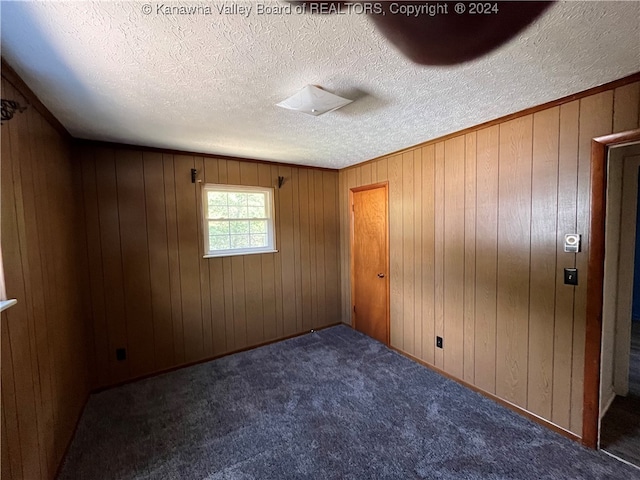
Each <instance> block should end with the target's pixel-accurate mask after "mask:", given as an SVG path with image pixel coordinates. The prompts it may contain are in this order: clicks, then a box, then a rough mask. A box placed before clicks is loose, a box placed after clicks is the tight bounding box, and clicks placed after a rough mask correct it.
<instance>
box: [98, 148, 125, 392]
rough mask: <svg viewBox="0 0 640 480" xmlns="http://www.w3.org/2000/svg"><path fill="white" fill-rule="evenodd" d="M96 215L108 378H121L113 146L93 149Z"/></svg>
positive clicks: (122, 312) (122, 319)
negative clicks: (107, 346) (106, 341)
mask: <svg viewBox="0 0 640 480" xmlns="http://www.w3.org/2000/svg"><path fill="white" fill-rule="evenodd" d="M95 162H96V186H97V194H98V218H99V222H100V223H99V228H100V245H101V249H102V274H103V281H104V298H105V318H106V319H107V321H108V335H109V371H110V375H109V379H110V381H111V382H114V383H115V382H121V381H123V380H125V379H127V378H129V377H130V375H131V372H130V371H129V362H128V361H126V360H125V361H118V360H117V359H116V349H118V348H127V347H128V345H127V336H128V335H127V324H126V314H125V306H124V288H123V283H124V279H123V274H122V252H121V250H120V215H119V212H118V208H117V205H118V192H117V186H116V185H117V184H116V168H115V159H114V154H113V150H108V149H99V150H97V151H96V153H95Z"/></svg>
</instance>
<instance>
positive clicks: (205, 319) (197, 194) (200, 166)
mask: <svg viewBox="0 0 640 480" xmlns="http://www.w3.org/2000/svg"><path fill="white" fill-rule="evenodd" d="M194 163H195V168H196V171H197V172H198V173H197V175H198V179H197V180H196V182H197V183H196V185H195V188H194V198H193V202H194V203H195V205H196V219H195V222H196V226H197V245H198V268H199V270H200V296H201V300H200V308H201V315H202V348H203V352H202V354H203V357H205V358H207V357H211V356H212V355H213V320H212V318H211V289H210V285H211V278H210V272H209V263H208V259H205V258H204V254H205V252H204V239H203V237H204V228H205V227H204V223H203V221H202V215H203V211H202V182H203V179H204V177H205V175H206V172H205V170H204V158H202V157H195V159H194Z"/></svg>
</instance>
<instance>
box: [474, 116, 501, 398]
mask: <svg viewBox="0 0 640 480" xmlns="http://www.w3.org/2000/svg"><path fill="white" fill-rule="evenodd" d="M499 141H500V128H499V127H498V126H497V125H496V126H494V127H489V128H485V129H483V130H479V131H478V133H477V142H478V143H477V156H476V162H477V167H476V168H477V172H478V173H477V175H478V181H477V186H478V189H477V192H476V198H477V200H476V215H477V220H476V331H475V341H474V343H475V372H474V374H475V379H476V380H475V381H476V385H478V386H479V387H480V388H482V389H484V390H486V391H487V392H490V393H495V391H496V325H497V323H496V322H497V320H496V319H497V295H498V284H497V282H498V270H497V269H498V149H499Z"/></svg>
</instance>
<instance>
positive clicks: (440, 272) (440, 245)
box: [431, 142, 446, 369]
mask: <svg viewBox="0 0 640 480" xmlns="http://www.w3.org/2000/svg"><path fill="white" fill-rule="evenodd" d="M435 149H436V153H435V279H434V298H435V335H436V336H439V337H444V328H445V318H444V243H445V241H446V239H445V236H444V217H445V211H444V208H445V205H444V201H445V199H444V193H445V192H444V184H445V181H446V178H445V167H444V160H445V150H444V142H438V143H436V146H435ZM431 341H432V342H433V343H434V345H435V342H436V339H435V338H433V339H432V340H431ZM434 360H435V366H436V367H438V368H441V369H444V352H443V350H442V349H441V348H437V347H435V359H434Z"/></svg>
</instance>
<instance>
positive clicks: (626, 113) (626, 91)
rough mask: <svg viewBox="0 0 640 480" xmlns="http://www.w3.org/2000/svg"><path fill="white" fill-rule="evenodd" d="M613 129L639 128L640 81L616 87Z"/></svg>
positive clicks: (619, 130) (622, 130) (615, 130)
mask: <svg viewBox="0 0 640 480" xmlns="http://www.w3.org/2000/svg"><path fill="white" fill-rule="evenodd" d="M613 99H614V104H613V131H614V132H624V131H626V130H633V129H634V128H638V121H640V120H639V119H640V111H639V110H640V82H636V83H631V84H629V85H625V86H624V87H619V88H616V89H615V90H614V92H613Z"/></svg>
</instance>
